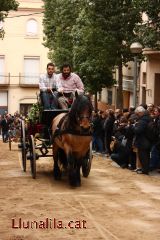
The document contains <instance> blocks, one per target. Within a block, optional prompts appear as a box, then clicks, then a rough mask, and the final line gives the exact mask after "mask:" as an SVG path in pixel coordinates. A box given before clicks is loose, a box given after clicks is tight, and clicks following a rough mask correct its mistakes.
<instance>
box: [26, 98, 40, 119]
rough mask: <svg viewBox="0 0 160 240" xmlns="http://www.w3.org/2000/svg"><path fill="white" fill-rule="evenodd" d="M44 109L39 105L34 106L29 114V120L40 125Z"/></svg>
mask: <svg viewBox="0 0 160 240" xmlns="http://www.w3.org/2000/svg"><path fill="white" fill-rule="evenodd" d="M41 111H42V107H41V106H40V104H39V103H35V104H33V106H32V107H31V108H30V111H29V112H28V119H29V120H31V122H32V123H38V122H39V120H40V117H41Z"/></svg>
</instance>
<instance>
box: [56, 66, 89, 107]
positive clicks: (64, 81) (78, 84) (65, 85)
mask: <svg viewBox="0 0 160 240" xmlns="http://www.w3.org/2000/svg"><path fill="white" fill-rule="evenodd" d="M57 83H58V85H59V86H58V92H59V96H60V97H59V99H58V102H59V105H60V107H61V108H62V109H67V108H68V105H70V104H71V103H72V101H73V95H74V93H75V92H76V91H77V92H78V94H83V92H84V85H83V82H82V80H81V79H80V77H79V76H78V75H77V74H75V73H73V72H71V66H70V65H69V64H63V66H62V67H61V73H60V74H58V75H57Z"/></svg>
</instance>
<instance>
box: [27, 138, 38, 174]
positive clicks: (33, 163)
mask: <svg viewBox="0 0 160 240" xmlns="http://www.w3.org/2000/svg"><path fill="white" fill-rule="evenodd" d="M29 143H30V146H29V151H30V163H31V174H32V178H34V179H35V178H36V150H35V143H34V137H33V135H31V136H30V139H29Z"/></svg>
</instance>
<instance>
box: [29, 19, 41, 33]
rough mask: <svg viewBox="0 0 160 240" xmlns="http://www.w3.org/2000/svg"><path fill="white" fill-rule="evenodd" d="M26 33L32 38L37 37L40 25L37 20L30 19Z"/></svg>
mask: <svg viewBox="0 0 160 240" xmlns="http://www.w3.org/2000/svg"><path fill="white" fill-rule="evenodd" d="M26 33H27V35H30V36H35V35H37V34H38V24H37V21H36V20H34V19H30V20H28V21H27V25H26Z"/></svg>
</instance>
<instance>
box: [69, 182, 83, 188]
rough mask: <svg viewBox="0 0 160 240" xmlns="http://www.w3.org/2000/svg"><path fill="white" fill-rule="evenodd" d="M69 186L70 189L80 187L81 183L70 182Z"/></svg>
mask: <svg viewBox="0 0 160 240" xmlns="http://www.w3.org/2000/svg"><path fill="white" fill-rule="evenodd" d="M70 185H71V186H72V187H80V186H81V182H70Z"/></svg>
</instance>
